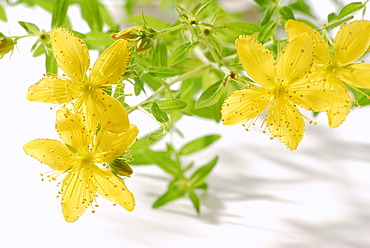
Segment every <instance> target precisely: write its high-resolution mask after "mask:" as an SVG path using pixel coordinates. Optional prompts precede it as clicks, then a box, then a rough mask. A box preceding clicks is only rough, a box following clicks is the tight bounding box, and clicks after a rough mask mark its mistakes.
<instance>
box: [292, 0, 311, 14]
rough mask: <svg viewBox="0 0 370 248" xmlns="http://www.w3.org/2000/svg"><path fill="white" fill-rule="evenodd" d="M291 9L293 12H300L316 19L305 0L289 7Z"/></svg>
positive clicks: (300, 0)
mask: <svg viewBox="0 0 370 248" xmlns="http://www.w3.org/2000/svg"><path fill="white" fill-rule="evenodd" d="M289 7H290V8H291V9H292V10H295V11H299V12H302V13H304V14H306V15H308V16H311V17H314V15H313V14H312V11H311V8H310V6H309V5H308V4H307V3H306V1H305V0H297V1H296V2H294V3H292V4H291V5H289Z"/></svg>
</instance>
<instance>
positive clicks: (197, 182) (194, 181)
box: [189, 156, 218, 188]
mask: <svg viewBox="0 0 370 248" xmlns="http://www.w3.org/2000/svg"><path fill="white" fill-rule="evenodd" d="M217 161H218V156H216V157H215V158H213V159H212V160H211V161H210V162H208V163H207V164H205V165H203V166H202V167H200V168H198V169H197V170H196V171H195V172H194V173H193V175H191V177H190V179H189V184H190V185H192V187H193V188H199V187H200V186H202V185H203V184H204V183H205V181H206V179H207V176H208V175H209V173H210V172H211V171H212V169H213V168H214V167H215V165H216V164H217Z"/></svg>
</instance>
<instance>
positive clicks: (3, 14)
mask: <svg viewBox="0 0 370 248" xmlns="http://www.w3.org/2000/svg"><path fill="white" fill-rule="evenodd" d="M0 20H1V21H4V22H6V21H8V18H7V17H6V12H5V9H4V7H3V6H2V5H1V4H0Z"/></svg>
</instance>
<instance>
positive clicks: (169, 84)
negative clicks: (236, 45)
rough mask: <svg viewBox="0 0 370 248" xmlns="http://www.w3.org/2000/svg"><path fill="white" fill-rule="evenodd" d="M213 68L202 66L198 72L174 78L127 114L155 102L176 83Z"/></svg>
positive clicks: (190, 72) (194, 71)
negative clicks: (152, 101)
mask: <svg viewBox="0 0 370 248" xmlns="http://www.w3.org/2000/svg"><path fill="white" fill-rule="evenodd" d="M209 68H211V66H210V65H204V66H201V67H199V68H198V69H196V70H193V71H189V72H187V73H185V74H182V75H180V76H178V77H176V78H173V79H171V80H169V81H168V82H167V83H166V84H165V85H162V86H161V87H160V88H159V89H157V90H156V91H155V92H154V93H153V94H152V95H151V96H149V97H148V98H147V99H145V100H144V101H142V102H140V103H139V104H137V105H135V106H132V107H131V108H129V109H128V110H127V113H128V114H130V113H131V112H133V111H134V110H136V109H138V108H139V107H140V106H141V105H143V104H144V103H147V102H149V101H151V100H153V99H154V98H156V97H157V96H158V95H160V94H161V93H163V92H164V91H165V90H166V89H168V88H169V87H170V86H171V85H173V84H174V83H177V82H180V81H183V80H185V79H188V78H192V77H194V76H196V75H198V74H199V73H201V72H204V70H207V69H209Z"/></svg>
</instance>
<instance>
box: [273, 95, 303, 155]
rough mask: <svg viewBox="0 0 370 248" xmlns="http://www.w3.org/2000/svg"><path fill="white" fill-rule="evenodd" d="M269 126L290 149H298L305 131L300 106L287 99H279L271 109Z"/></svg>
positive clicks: (275, 135) (274, 134)
mask: <svg viewBox="0 0 370 248" xmlns="http://www.w3.org/2000/svg"><path fill="white" fill-rule="evenodd" d="M267 126H268V129H269V131H270V133H271V134H272V135H273V136H274V137H277V138H279V140H280V141H281V142H282V143H284V144H285V145H286V146H287V147H288V148H289V149H290V150H295V149H297V147H298V144H299V142H301V140H302V138H303V135H304V131H305V126H304V121H303V118H302V115H301V113H300V112H299V110H298V108H297V107H295V106H293V105H292V104H290V103H289V102H286V101H278V102H277V103H276V105H275V106H273V107H271V108H270V109H269V112H268V113H267Z"/></svg>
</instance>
